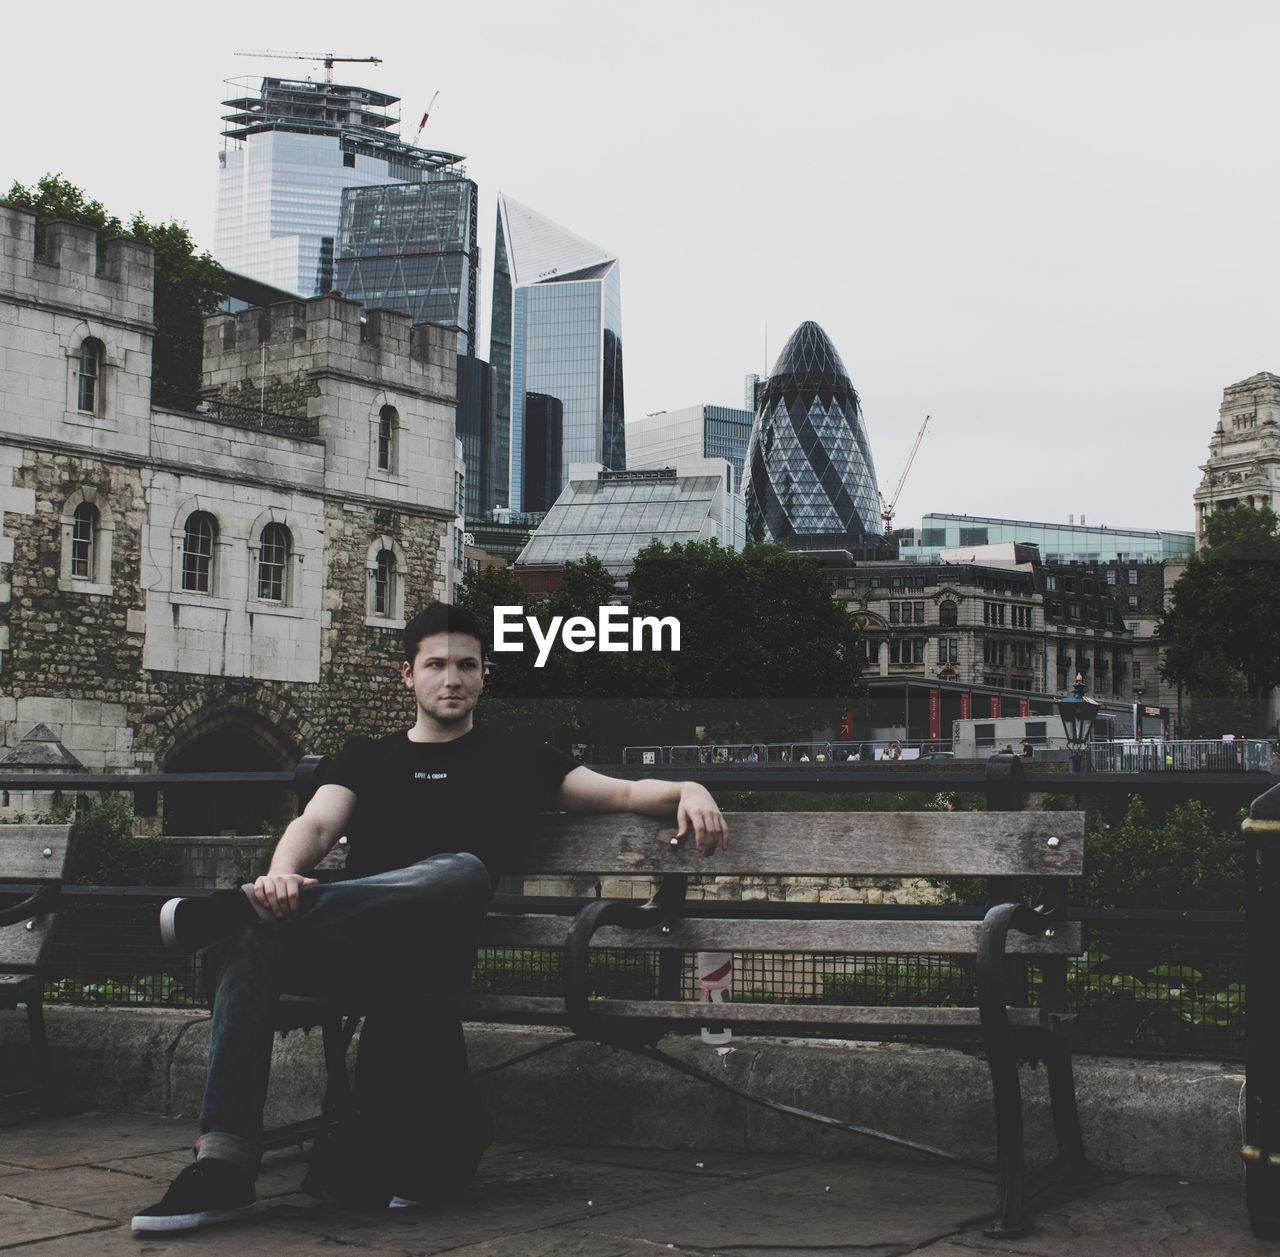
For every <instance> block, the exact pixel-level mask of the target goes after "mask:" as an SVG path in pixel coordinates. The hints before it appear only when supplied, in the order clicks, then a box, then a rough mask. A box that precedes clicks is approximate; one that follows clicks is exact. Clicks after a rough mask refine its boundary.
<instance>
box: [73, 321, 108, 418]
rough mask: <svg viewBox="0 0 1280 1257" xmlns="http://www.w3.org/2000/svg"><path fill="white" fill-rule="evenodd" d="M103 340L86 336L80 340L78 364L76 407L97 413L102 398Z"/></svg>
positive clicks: (87, 412) (90, 413)
mask: <svg viewBox="0 0 1280 1257" xmlns="http://www.w3.org/2000/svg"><path fill="white" fill-rule="evenodd" d="M101 377H102V342H101V341H100V340H95V339H94V338H93V337H92V336H86V337H85V338H84V340H82V341H81V342H80V358H79V361H78V362H77V364H76V409H77V410H81V411H84V413H85V414H89V415H96V414H97V413H98V402H99V401H100V400H101V391H100V384H101Z"/></svg>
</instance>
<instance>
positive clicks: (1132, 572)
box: [1129, 567, 1138, 585]
mask: <svg viewBox="0 0 1280 1257" xmlns="http://www.w3.org/2000/svg"><path fill="white" fill-rule="evenodd" d="M1137 583H1138V569H1137V568H1136V567H1131V568H1130V569H1129V584H1130V585H1136V584H1137Z"/></svg>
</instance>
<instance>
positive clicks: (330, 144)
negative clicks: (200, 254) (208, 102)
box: [213, 78, 462, 297]
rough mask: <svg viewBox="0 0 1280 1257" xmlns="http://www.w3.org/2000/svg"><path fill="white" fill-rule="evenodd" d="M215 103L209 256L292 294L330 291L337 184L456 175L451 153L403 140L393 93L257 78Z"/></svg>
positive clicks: (237, 84)
mask: <svg viewBox="0 0 1280 1257" xmlns="http://www.w3.org/2000/svg"><path fill="white" fill-rule="evenodd" d="M232 86H234V87H237V88H239V89H240V90H241V91H242V92H243V94H242V95H236V96H233V97H232V98H231V99H229V100H225V101H223V104H224V105H225V106H226V107H227V108H228V109H229V110H231V112H230V113H228V114H225V115H224V116H223V121H224V122H225V123H226V124H227V125H226V129H225V130H224V131H223V133H222V134H223V136H224V137H225V140H226V144H225V146H224V147H223V149H222V151H221V152H220V153H219V154H218V200H217V208H216V213H215V217H214V235H213V239H214V246H213V252H214V256H215V257H216V258H217V259H218V261H219V262H221V263H222V265H223V266H225V267H227V268H228V269H230V270H233V271H238V272H240V273H241V274H243V275H247V276H249V277H250V278H252V279H256V280H259V281H260V282H262V283H265V284H272V285H274V286H275V287H277V288H283V289H285V290H286V291H288V292H291V293H296V294H298V295H299V296H303V297H309V296H313V295H315V294H316V293H322V292H328V291H329V290H330V289H332V288H333V286H334V258H335V245H336V241H337V237H338V227H339V220H340V215H341V209H342V191H343V189H344V188H350V187H357V186H361V185H364V184H374V183H378V184H384V183H394V182H399V183H419V182H422V181H423V180H424V179H425V178H427V176H428V175H430V174H431V173H433V172H436V171H442V170H456V169H457V167H458V163H460V162H461V161H462V158H461V157H459V156H458V155H457V154H456V153H442V152H436V151H433V150H429V149H422V148H418V147H417V146H416V145H413V144H408V143H406V142H405V141H403V140H401V139H400V137H399V133H398V131H397V125H398V118H397V117H396V115H395V113H394V112H392V108H391V107H392V106H393V105H395V104H396V103H397V101H398V100H399V97H398V96H391V95H388V94H387V93H386V92H379V91H375V90H373V89H372V88H367V87H353V86H350V85H348V84H343V83H327V82H313V81H312V80H310V79H301V80H299V79H285V78H264V79H262V80H261V82H260V84H259V85H258V89H257V91H256V92H254V91H253V90H252V89H251V87H250V86H249V84H248V83H246V81H244V80H233V83H232Z"/></svg>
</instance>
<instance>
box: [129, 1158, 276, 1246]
mask: <svg viewBox="0 0 1280 1257" xmlns="http://www.w3.org/2000/svg"><path fill="white" fill-rule="evenodd" d="M257 1207H258V1197H257V1195H256V1193H255V1192H254V1190H253V1179H252V1177H250V1175H248V1174H246V1173H245V1171H244V1170H242V1169H240V1168H239V1167H238V1166H235V1165H232V1164H231V1163H230V1162H229V1161H219V1160H218V1159H217V1158H216V1157H205V1158H204V1159H203V1160H200V1161H196V1162H195V1163H194V1164H192V1165H189V1166H187V1168H186V1169H185V1170H183V1171H182V1173H181V1174H179V1175H178V1177H177V1178H175V1179H174V1180H173V1182H172V1183H171V1184H170V1185H169V1190H168V1191H167V1192H165V1194H164V1199H163V1200H162V1201H160V1203H159V1204H156V1205H150V1206H148V1207H147V1208H146V1209H144V1210H142V1212H141V1213H137V1214H134V1217H133V1229H134V1230H135V1231H193V1230H195V1229H196V1228H197V1227H201V1226H213V1225H214V1223H216V1222H234V1221H235V1220H236V1219H237V1218H247V1217H248V1216H249V1215H250V1214H252V1213H253V1212H255V1211H256V1209H257Z"/></svg>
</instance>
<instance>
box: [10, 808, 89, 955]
mask: <svg viewBox="0 0 1280 1257" xmlns="http://www.w3.org/2000/svg"><path fill="white" fill-rule="evenodd" d="M70 858H71V827H70V826H69V825H0V895H3V894H5V888H6V885H7V884H8V885H18V886H33V885H36V886H49V887H51V888H52V887H56V886H58V885H60V884H61V882H62V881H63V879H64V878H65V876H66V872H67V866H68V864H69V862H70ZM15 894H18V899H21V898H24V897H25V892H22V893H18V892H15ZM9 902H10V901H9V899H8V897H7V896H6V898H5V900H3V901H0V907H2V906H5V905H7V904H8V903H9ZM13 902H15V903H16V902H18V900H14V901H13ZM54 919H55V918H54V914H53V913H52V912H49V911H41V912H36V913H34V914H32V915H26V916H24V917H23V918H22V919H21V920H18V921H15V922H14V923H13V924H11V925H4V926H0V973H31V972H34V971H36V970H38V969H39V968H40V966H41V965H42V964H44V961H45V958H46V955H47V953H48V950H49V946H50V944H51V942H52V940H53V928H54Z"/></svg>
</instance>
